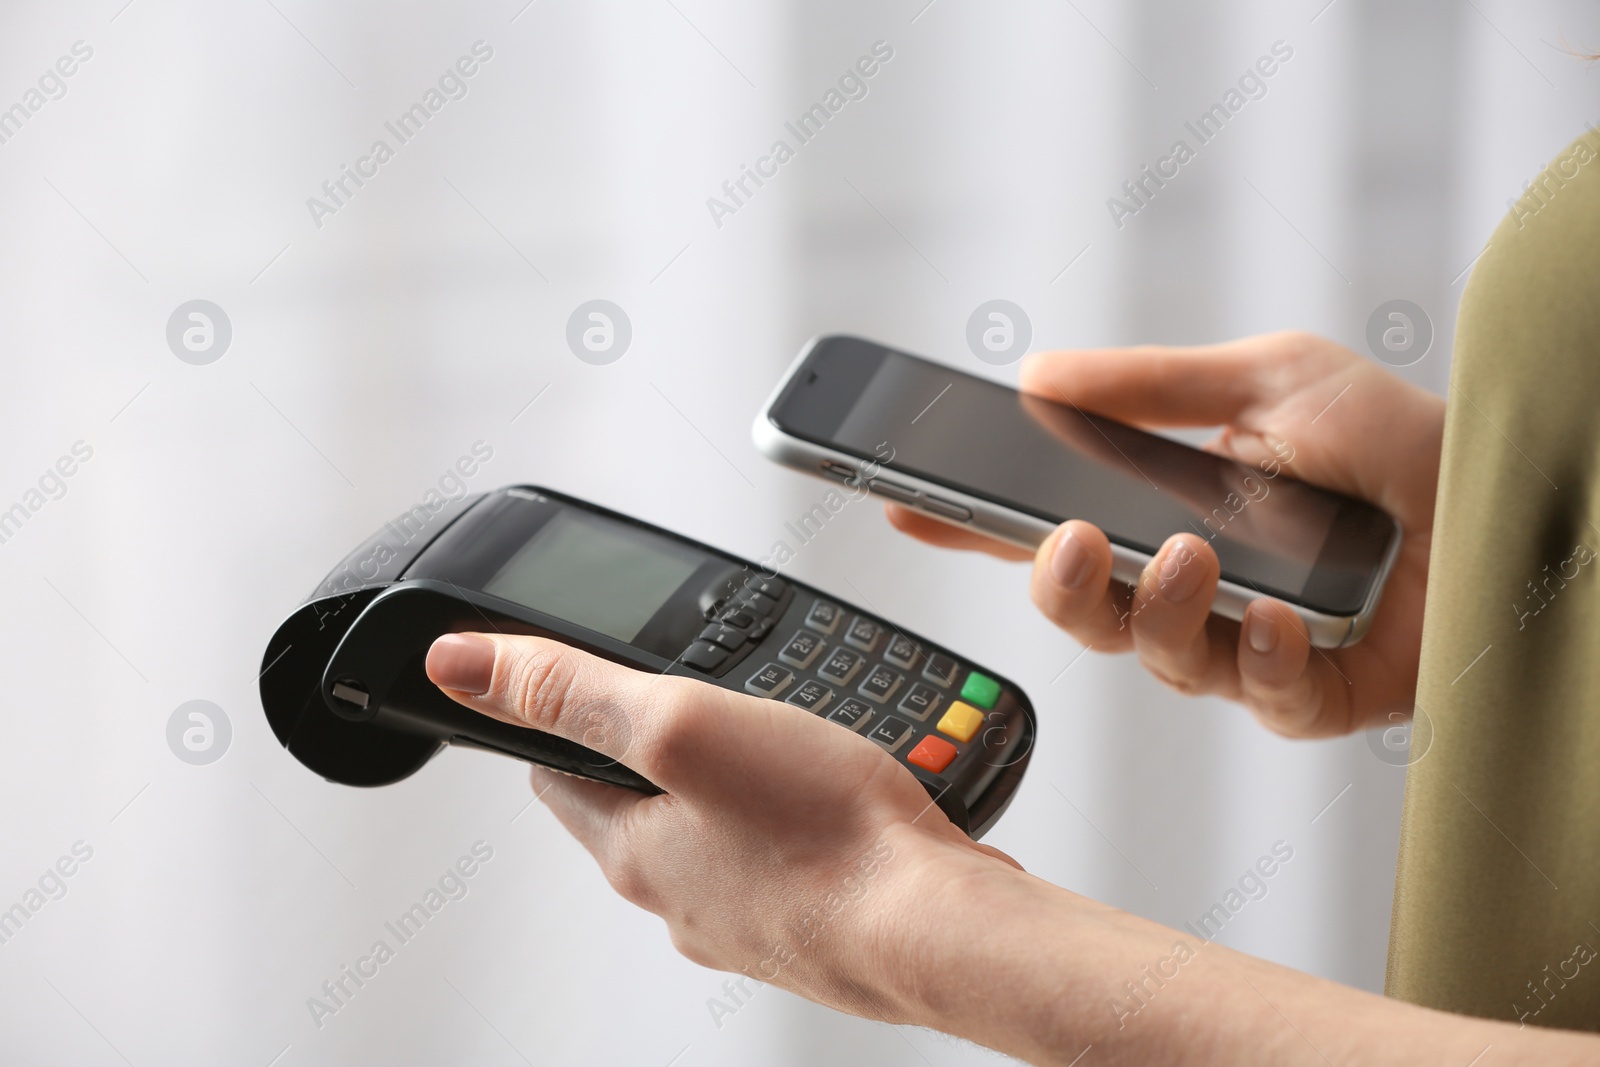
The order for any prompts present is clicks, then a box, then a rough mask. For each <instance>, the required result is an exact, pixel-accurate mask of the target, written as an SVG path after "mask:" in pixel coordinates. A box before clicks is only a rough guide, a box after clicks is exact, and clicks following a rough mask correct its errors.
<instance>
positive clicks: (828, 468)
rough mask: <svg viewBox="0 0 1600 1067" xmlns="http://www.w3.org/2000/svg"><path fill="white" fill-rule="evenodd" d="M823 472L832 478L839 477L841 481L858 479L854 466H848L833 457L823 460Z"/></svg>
mask: <svg viewBox="0 0 1600 1067" xmlns="http://www.w3.org/2000/svg"><path fill="white" fill-rule="evenodd" d="M822 473H823V474H826V475H828V476H829V477H831V478H837V479H839V480H840V481H841V482H853V481H855V480H856V472H855V468H854V467H847V466H845V465H844V464H843V463H835V462H834V461H833V460H831V459H825V460H823V461H822Z"/></svg>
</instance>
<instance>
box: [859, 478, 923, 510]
mask: <svg viewBox="0 0 1600 1067" xmlns="http://www.w3.org/2000/svg"><path fill="white" fill-rule="evenodd" d="M867 488H868V489H870V490H872V491H873V492H874V493H877V494H878V495H879V496H886V497H888V498H889V499H890V500H893V501H895V502H896V503H899V504H915V503H916V502H917V491H916V490H915V489H911V488H909V487H907V486H904V485H896V484H895V483H894V482H886V481H884V480H883V479H882V478H873V479H872V480H871V481H869V482H867Z"/></svg>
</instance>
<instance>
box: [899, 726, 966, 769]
mask: <svg viewBox="0 0 1600 1067" xmlns="http://www.w3.org/2000/svg"><path fill="white" fill-rule="evenodd" d="M955 758H956V746H954V745H952V744H951V743H950V742H948V741H946V740H945V739H944V738H942V737H934V736H933V735H931V734H930V735H928V736H927V737H924V738H923V739H922V740H921V741H918V742H917V747H916V748H914V749H912V750H911V753H910V754H909V755H908V756H906V760H907V762H909V763H914V764H916V765H917V766H918V767H921V768H922V769H923V770H925V771H932V772H933V773H934V774H938V773H939V772H940V771H942V770H944V769H945V768H946V767H948V766H950V761H951V760H953V759H955Z"/></svg>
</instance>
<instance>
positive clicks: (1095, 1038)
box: [895, 846, 1600, 1067]
mask: <svg viewBox="0 0 1600 1067" xmlns="http://www.w3.org/2000/svg"><path fill="white" fill-rule="evenodd" d="M935 851H943V846H937V847H936V848H935ZM974 858H976V857H974ZM947 859H948V858H941V859H940V860H939V861H938V862H937V863H932V862H930V867H929V869H930V872H931V871H932V870H933V869H939V870H942V871H943V873H942V874H941V875H939V876H938V877H937V880H936V881H935V879H934V878H933V876H932V875H931V873H930V875H929V877H928V878H927V880H926V882H925V884H937V885H938V886H939V887H940V888H939V890H938V901H939V905H940V906H939V907H938V908H936V909H929V910H928V911H927V912H926V913H925V914H924V915H921V916H919V917H918V918H917V919H916V920H913V921H912V930H911V931H910V932H909V934H908V936H907V940H906V941H905V943H904V944H903V945H902V950H903V952H904V956H903V957H902V959H901V960H900V961H899V964H900V965H899V966H898V967H897V968H896V972H897V973H898V974H899V975H901V976H903V979H904V982H903V986H902V988H899V989H898V990H897V995H896V997H895V999H896V1000H897V1001H898V1002H899V1003H900V1004H901V1005H902V1010H903V1012H904V1014H905V1016H906V1019H905V1021H909V1022H914V1023H916V1024H918V1025H923V1026H928V1027H932V1028H935V1029H939V1030H944V1031H946V1032H949V1033H953V1034H957V1035H959V1036H962V1037H965V1038H968V1039H969V1040H972V1041H976V1042H979V1043H980V1044H984V1045H988V1046H990V1047H992V1048H996V1049H1000V1050H1002V1051H1004V1052H1007V1053H1010V1054H1011V1055H1014V1056H1018V1057H1021V1058H1023V1059H1026V1060H1028V1061H1029V1062H1032V1063H1037V1064H1061V1065H1067V1064H1072V1063H1074V1062H1076V1063H1078V1064H1079V1065H1080V1067H1090V1065H1092V1064H1105V1063H1137V1064H1169V1063H1170V1064H1229V1065H1235V1064H1237V1065H1248V1064H1257V1063H1259V1064H1274V1065H1278V1064H1299V1063H1305V1064H1314V1065H1319V1067H1323V1065H1326V1064H1342V1063H1351V1062H1359V1063H1364V1064H1368V1063H1370V1064H1388V1063H1393V1064H1397V1065H1398V1064H1407V1065H1410V1064H1417V1063H1440V1064H1448V1065H1451V1067H1465V1065H1467V1064H1468V1063H1471V1062H1473V1061H1474V1058H1475V1057H1477V1056H1478V1055H1479V1054H1480V1053H1482V1052H1483V1051H1484V1050H1485V1048H1487V1047H1490V1046H1492V1047H1493V1048H1494V1061H1493V1062H1495V1063H1497V1064H1504V1063H1517V1062H1527V1063H1533V1062H1537V1063H1540V1064H1565V1063H1574V1064H1575V1063H1592V1062H1594V1061H1595V1060H1596V1058H1597V1057H1600V1038H1597V1037H1594V1036H1591V1035H1583V1034H1575V1033H1570V1032H1561V1031H1549V1030H1541V1029H1538V1028H1534V1027H1528V1028H1523V1029H1518V1028H1517V1027H1516V1026H1514V1025H1511V1024H1509V1023H1496V1022H1489V1021H1486V1020H1482V1019H1474V1018H1467V1017H1462V1016H1454V1015H1448V1014H1445V1013H1442V1012H1435V1011H1429V1010H1427V1009H1423V1008H1418V1007H1416V1006H1414V1005H1409V1004H1404V1003H1401V1002H1398V1001H1393V1000H1388V999H1385V998H1383V997H1380V996H1376V995H1373V994H1370V993H1364V992H1361V991H1359V990H1355V989H1351V988H1349V987H1346V986H1341V985H1338V984H1336V983H1333V982H1329V981H1326V980H1324V979H1320V978H1314V977H1312V976H1310V975H1306V974H1302V973H1300V972H1297V971H1293V970H1290V969H1288V968H1285V967H1281V966H1278V965H1277V964H1273V963H1268V962H1266V961H1264V960H1259V959H1255V958H1253V957H1250V956H1246V955H1243V954H1241V953H1238V952H1234V951H1232V950H1230V949H1227V948H1224V947H1222V946H1220V945H1216V944H1213V943H1209V942H1205V941H1202V940H1200V939H1198V938H1196V937H1194V936H1193V935H1190V934H1187V933H1179V932H1178V931H1174V930H1169V929H1167V928H1165V927H1163V926H1160V925H1158V924H1156V923H1152V922H1149V921H1147V920H1144V919H1140V918H1138V917H1136V916H1133V915H1129V914H1127V913H1125V912H1120V911H1117V910H1116V909H1113V908H1109V907H1106V906H1105V905H1102V904H1098V903H1096V902H1094V901H1091V900H1088V899H1086V898H1083V897H1079V896H1077V895H1075V894H1072V893H1069V892H1067V891H1065V890H1063V889H1060V888H1059V887H1056V886H1052V885H1050V884H1049V883H1046V882H1043V881H1041V880H1039V879H1037V878H1033V877H1032V876H1029V875H1026V874H1022V873H1020V872H1013V871H1011V870H1010V869H1000V868H999V867H998V865H983V864H971V863H968V862H967V861H966V858H965V857H959V856H957V857H954V863H955V864H956V865H957V868H958V870H959V873H957V874H956V875H955V876H954V877H951V876H950V872H949V869H948V868H949V867H950V866H951V863H950V862H947ZM1080 1056H1081V1057H1082V1058H1081V1059H1079V1057H1080Z"/></svg>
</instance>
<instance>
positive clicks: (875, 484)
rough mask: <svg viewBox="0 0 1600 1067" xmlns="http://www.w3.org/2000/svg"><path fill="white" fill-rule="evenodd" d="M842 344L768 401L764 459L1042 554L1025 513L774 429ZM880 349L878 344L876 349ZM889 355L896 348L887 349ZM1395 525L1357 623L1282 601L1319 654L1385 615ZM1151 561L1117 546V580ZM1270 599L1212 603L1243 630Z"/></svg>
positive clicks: (1035, 522)
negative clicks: (779, 413)
mask: <svg viewBox="0 0 1600 1067" xmlns="http://www.w3.org/2000/svg"><path fill="white" fill-rule="evenodd" d="M836 336H839V335H837V334H819V335H817V336H815V337H813V338H811V339H810V340H809V341H807V342H806V343H805V345H803V346H802V347H801V349H800V354H799V355H797V356H796V357H795V358H794V361H793V362H792V363H790V365H789V369H788V370H787V371H785V372H784V374H783V377H782V378H781V379H780V380H779V381H778V384H777V386H776V387H775V388H774V389H773V390H772V393H771V394H770V395H769V396H768V397H767V401H766V403H765V404H763V405H762V406H761V410H760V412H759V413H758V414H757V415H756V419H755V423H754V425H753V426H751V428H750V436H751V439H752V440H753V441H754V442H755V446H756V448H758V449H760V451H761V452H762V454H763V455H765V456H766V457H767V458H768V459H771V460H773V461H774V462H777V463H780V464H782V465H783V466H786V467H791V468H793V469H795V470H798V471H803V472H805V473H807V474H811V475H815V476H817V477H820V478H824V479H830V480H836V479H837V476H836V475H830V474H829V472H828V468H827V467H826V466H825V464H833V465H835V468H836V469H848V470H850V471H853V472H854V480H855V484H859V483H861V482H865V483H866V486H867V489H868V490H869V491H870V492H873V493H875V494H877V495H878V496H881V497H883V498H884V499H886V500H890V501H892V502H894V503H896V504H901V505H903V506H905V507H909V508H913V509H915V510H917V511H918V512H920V513H921V514H924V515H927V516H930V517H931V518H935V519H938V520H939V521H940V522H944V523H948V524H949V525H951V526H956V527H960V528H963V529H970V530H975V531H977V532H978V533H982V534H985V535H987V536H989V537H993V538H995V539H996V540H999V541H1004V542H1006V543H1007V544H1012V545H1016V546H1017V547H1019V548H1022V549H1025V550H1027V551H1029V552H1033V551H1036V550H1037V549H1038V547H1039V545H1041V544H1042V543H1043V542H1044V540H1045V538H1047V537H1049V536H1050V534H1051V533H1052V532H1053V531H1054V530H1055V528H1056V527H1055V525H1054V524H1052V523H1050V522H1047V521H1046V520H1044V519H1039V518H1035V517H1034V516H1032V515H1028V514H1026V513H1024V512H1020V511H1016V510H1014V509H1012V508H1008V507H1005V506H1003V505H1000V504H996V503H994V502H993V501H991V500H985V499H983V498H982V497H976V496H972V495H971V494H969V493H964V492H962V491H960V490H958V489H954V488H952V487H950V486H947V485H941V484H939V483H938V482H933V481H929V480H928V479H925V478H919V477H917V476H916V475H913V474H909V473H907V472H906V471H903V470H895V471H893V481H892V482H890V483H889V484H890V485H891V486H893V487H894V489H893V490H891V491H885V489H884V488H883V487H882V486H881V484H879V483H881V482H882V481H884V479H881V478H878V477H877V476H876V475H875V474H873V472H872V471H871V470H870V469H869V470H863V468H864V467H865V468H876V467H877V466H878V464H877V463H876V462H875V461H872V460H863V459H862V458H861V457H859V456H853V455H851V454H850V453H848V452H840V451H837V450H835V449H832V448H828V447H827V446H825V445H818V444H814V443H812V442H810V441H805V440H802V439H800V438H798V437H793V436H791V435H789V434H787V433H785V432H784V431H783V430H781V429H779V428H778V426H777V425H776V424H775V423H774V422H773V421H772V408H773V406H774V405H775V404H777V402H778V397H779V396H781V395H782V394H783V391H784V389H785V388H786V387H787V386H788V384H789V382H790V380H791V379H792V378H793V377H794V376H795V373H796V372H797V371H799V369H800V367H801V366H803V365H804V364H805V361H806V359H807V358H808V357H809V356H810V355H811V351H812V349H814V348H815V347H816V346H817V345H818V344H819V343H820V342H822V341H824V340H828V339H831V338H833V337H836ZM872 343H874V344H876V343H878V342H872ZM883 347H885V348H887V347H889V346H887V345H884V346H883ZM928 497H933V498H934V499H935V500H938V501H943V502H946V503H950V504H955V505H958V506H959V507H962V508H965V509H966V510H967V511H969V512H970V513H971V516H972V517H971V518H970V519H966V520H961V519H957V518H953V517H950V516H947V515H942V514H939V513H938V512H937V511H933V510H930V509H929V507H928V506H927V504H926V503H925V500H926V498H928ZM1389 521H1390V522H1392V523H1394V537H1393V538H1392V539H1391V540H1390V542H1389V550H1388V551H1387V552H1386V553H1385V554H1384V558H1383V562H1382V563H1381V564H1380V565H1379V567H1378V577H1377V581H1375V582H1373V584H1372V589H1371V591H1370V592H1369V593H1368V594H1367V599H1366V602H1365V603H1363V604H1362V606H1361V610H1360V611H1359V612H1357V613H1356V614H1355V615H1349V616H1346V615H1329V614H1326V613H1325V612H1320V611H1315V610H1313V609H1311V608H1308V607H1306V606H1305V605H1303V604H1297V603H1295V602H1294V601H1292V600H1288V599H1286V598H1283V597H1277V598H1275V599H1278V600H1280V601H1282V602H1283V603H1285V604H1287V605H1288V606H1289V608H1290V609H1291V610H1292V611H1294V613H1295V614H1296V615H1298V616H1299V617H1300V619H1301V621H1302V622H1304V623H1305V625H1306V629H1307V631H1308V632H1309V634H1310V638H1311V644H1312V645H1314V646H1315V647H1317V648H1345V647H1348V646H1349V645H1353V644H1355V643H1356V642H1357V641H1359V640H1361V638H1363V637H1365V636H1366V633H1367V631H1368V630H1369V629H1371V627H1372V618H1373V615H1374V614H1375V613H1376V612H1377V609H1378V602H1379V601H1380V600H1381V599H1382V597H1383V587H1384V585H1385V583H1386V582H1387V581H1388V578H1389V572H1390V570H1392V569H1393V567H1394V561H1395V558H1396V556H1398V555H1399V552H1400V545H1401V542H1402V540H1403V531H1402V530H1401V527H1400V523H1399V522H1398V521H1397V520H1395V518H1394V517H1393V516H1392V515H1391V516H1389ZM1152 558H1153V557H1151V556H1150V555H1149V554H1147V553H1144V552H1140V551H1138V550H1137V549H1132V548H1128V547H1126V546H1124V545H1118V544H1115V543H1113V544H1112V546H1111V559H1112V563H1111V576H1112V578H1114V579H1116V580H1118V581H1121V582H1126V583H1127V584H1128V585H1134V584H1136V583H1137V582H1138V580H1139V575H1140V574H1141V573H1143V571H1144V568H1145V567H1146V565H1148V564H1149V562H1150V560H1151V559H1152ZM1267 597H1268V594H1266V593H1262V592H1259V591H1257V590H1255V589H1252V588H1250V587H1249V586H1243V585H1239V584H1237V583H1235V582H1232V581H1228V580H1222V581H1219V582H1218V583H1217V593H1216V597H1215V599H1214V600H1213V601H1212V603H1211V610H1212V612H1213V613H1214V614H1217V615H1221V616H1222V617H1223V618H1225V619H1232V620H1234V621H1235V622H1239V621H1242V620H1243V619H1244V611H1245V608H1246V607H1248V606H1249V605H1250V602H1251V601H1253V600H1260V599H1263V598H1267Z"/></svg>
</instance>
